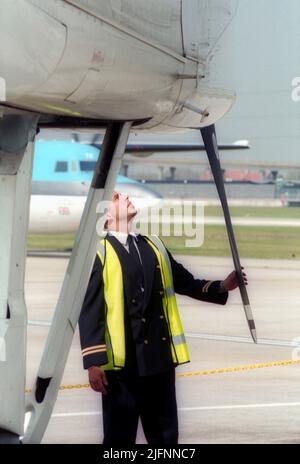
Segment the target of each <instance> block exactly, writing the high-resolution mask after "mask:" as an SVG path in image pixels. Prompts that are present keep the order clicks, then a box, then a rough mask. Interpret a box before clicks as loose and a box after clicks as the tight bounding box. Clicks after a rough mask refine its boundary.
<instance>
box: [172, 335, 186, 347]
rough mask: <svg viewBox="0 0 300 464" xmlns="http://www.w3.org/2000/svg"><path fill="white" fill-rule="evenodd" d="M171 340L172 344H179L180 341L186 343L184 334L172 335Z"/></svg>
mask: <svg viewBox="0 0 300 464" xmlns="http://www.w3.org/2000/svg"><path fill="white" fill-rule="evenodd" d="M172 340H173V343H174V345H181V344H182V343H186V339H185V336H184V334H180V335H175V336H174V337H172Z"/></svg>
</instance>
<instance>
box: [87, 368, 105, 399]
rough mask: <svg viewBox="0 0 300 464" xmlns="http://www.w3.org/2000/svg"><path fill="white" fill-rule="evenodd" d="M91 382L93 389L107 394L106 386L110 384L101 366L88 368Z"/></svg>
mask: <svg viewBox="0 0 300 464" xmlns="http://www.w3.org/2000/svg"><path fill="white" fill-rule="evenodd" d="M88 372H89V382H90V385H91V387H92V389H93V390H94V391H96V392H99V393H103V395H106V394H107V391H106V388H105V386H107V385H108V382H107V379H106V375H105V372H104V370H103V369H101V367H96V366H92V367H89V368H88Z"/></svg>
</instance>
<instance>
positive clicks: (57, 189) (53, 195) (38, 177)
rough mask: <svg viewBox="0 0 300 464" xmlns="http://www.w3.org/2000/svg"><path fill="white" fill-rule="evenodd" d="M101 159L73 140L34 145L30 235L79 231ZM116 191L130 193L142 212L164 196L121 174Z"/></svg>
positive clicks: (88, 146)
mask: <svg viewBox="0 0 300 464" xmlns="http://www.w3.org/2000/svg"><path fill="white" fill-rule="evenodd" d="M98 157H99V149H98V148H97V147H95V146H92V145H85V144H82V143H78V142H70V141H53V142H49V141H43V140H40V141H37V142H36V143H35V152H34V162H33V173H32V191H31V201H30V220H29V232H31V233H36V234H55V233H67V232H76V230H77V229H78V226H79V223H80V219H81V216H82V212H83V209H84V205H85V203H86V199H87V195H88V191H89V188H90V185H91V181H92V178H93V175H94V171H95V167H96V164H97V160H98ZM115 188H116V190H117V191H118V192H120V193H128V195H129V196H130V198H131V199H132V201H133V202H134V205H135V206H136V207H137V209H138V210H140V211H142V210H143V209H147V208H148V207H151V206H154V205H156V204H158V203H159V202H160V199H161V196H160V195H159V194H157V193H155V192H154V191H153V190H151V189H150V188H148V187H146V186H145V185H143V184H141V183H140V182H137V181H136V180H134V179H130V178H129V177H125V176H121V175H118V177H117V181H116V187H115Z"/></svg>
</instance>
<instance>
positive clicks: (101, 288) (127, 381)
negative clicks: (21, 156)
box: [79, 192, 247, 446]
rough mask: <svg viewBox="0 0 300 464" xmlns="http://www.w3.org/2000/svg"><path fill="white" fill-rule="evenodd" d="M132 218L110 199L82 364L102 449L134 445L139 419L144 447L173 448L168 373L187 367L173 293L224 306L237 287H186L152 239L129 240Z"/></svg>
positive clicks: (84, 327)
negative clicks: (97, 398)
mask: <svg viewBox="0 0 300 464" xmlns="http://www.w3.org/2000/svg"><path fill="white" fill-rule="evenodd" d="M136 214H137V211H136V209H135V208H134V206H133V204H132V203H131V202H130V201H129V198H128V196H127V195H120V194H119V193H118V192H114V193H113V198H112V203H111V206H110V208H109V211H108V214H107V221H106V229H107V230H108V233H107V235H106V237H105V239H104V240H102V241H101V243H100V244H99V252H98V254H97V257H96V259H95V263H94V267H93V270H92V274H91V278H90V282H89V285H88V289H87V292H86V296H85V300H84V303H83V307H82V311H81V316H80V319H79V329H80V339H81V346H82V354H83V364H84V368H85V369H88V375H89V381H90V385H91V387H92V388H93V390H95V391H96V392H101V393H102V408H103V428H104V440H103V444H104V445H107V446H108V445H109V446H111V445H123V446H124V445H132V444H134V443H135V440H136V433H137V426H138V419H139V417H140V418H141V422H142V426H143V429H144V433H145V437H146V439H147V441H148V443H149V444H150V445H174V444H176V443H177V442H178V418H177V404H176V392H175V367H176V366H177V365H179V364H183V363H186V362H189V354H188V349H187V345H186V342H185V337H184V333H183V329H182V325H181V321H180V316H179V313H178V308H177V303H176V297H175V292H176V293H180V294H183V295H187V296H190V297H192V298H195V299H197V300H202V301H207V302H212V303H217V304H221V305H224V304H225V303H226V301H227V297H228V292H229V291H231V290H234V289H235V288H237V286H238V282H237V278H236V273H235V272H232V273H231V274H230V275H229V276H228V277H227V278H226V279H225V280H223V281H206V280H198V279H194V277H193V276H192V274H190V272H189V271H187V270H186V269H185V268H184V267H183V266H182V265H181V264H179V263H177V262H176V261H175V259H174V258H173V257H172V255H171V253H169V252H168V250H166V248H165V247H164V245H163V243H162V242H161V241H160V240H159V239H158V238H157V237H146V236H142V235H137V236H136V235H135V234H134V233H133V232H131V224H132V221H133V218H134V217H135V215H136ZM244 279H245V283H247V280H246V276H245V274H244Z"/></svg>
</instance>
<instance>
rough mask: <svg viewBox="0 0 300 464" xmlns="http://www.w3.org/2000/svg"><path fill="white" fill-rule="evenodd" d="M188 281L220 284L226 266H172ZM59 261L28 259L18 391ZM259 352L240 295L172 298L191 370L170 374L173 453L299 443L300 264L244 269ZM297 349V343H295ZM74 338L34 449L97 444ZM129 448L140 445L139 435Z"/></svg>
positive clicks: (42, 332) (97, 421)
mask: <svg viewBox="0 0 300 464" xmlns="http://www.w3.org/2000/svg"><path fill="white" fill-rule="evenodd" d="M176 259H177V260H178V261H179V262H181V263H182V264H184V265H185V267H186V268H187V269H189V270H190V271H191V272H192V273H193V275H194V276H197V277H200V278H205V279H223V278H225V277H226V275H227V274H228V273H229V272H231V270H232V269H233V266H232V262H231V259H230V258H206V257H187V256H177V257H176ZM67 264H68V259H67V258H66V257H60V258H58V257H46V258H45V257H29V258H28V259H27V270H26V283H25V295H26V302H27V306H28V318H29V321H30V325H29V328H28V359H27V382H26V385H27V387H28V388H30V387H32V385H33V383H34V379H35V375H36V372H37V369H38V365H39V361H40V358H41V355H42V349H43V346H44V344H45V341H46V336H47V332H48V329H49V322H50V321H51V318H52V315H53V312H54V308H55V304H56V301H57V297H58V293H59V290H60V287H61V284H62V281H63V276H64V272H65V270H66V267H67ZM242 265H243V266H244V267H245V270H246V272H247V275H248V280H249V285H248V292H249V299H250V302H251V305H252V310H253V313H254V319H255V322H256V327H257V335H258V344H257V345H254V343H253V342H252V340H251V339H250V335H249V331H248V326H247V322H246V319H245V315H244V310H243V307H242V304H241V300H240V295H239V291H238V290H236V291H234V292H232V293H231V294H230V296H229V300H228V303H227V305H226V306H217V305H213V304H209V303H204V302H201V301H196V300H193V299H191V298H188V297H184V296H181V295H178V304H179V308H180V313H181V317H182V320H183V325H184V329H185V333H186V335H187V341H188V345H189V349H190V356H191V362H190V363H189V364H186V365H184V366H181V367H178V368H177V369H176V372H177V380H176V382H177V403H178V410H179V430H180V443H182V444H201V443H220V444H221V443H228V444H229V443H264V444H267V443H286V444H292V443H300V362H297V360H298V359H300V349H298V348H297V347H296V346H293V344H295V343H297V340H296V341H295V339H296V338H297V337H298V338H299V337H300V286H299V280H300V261H278V260H276V261H275V260H268V261H263V260H253V259H248V260H243V263H242ZM298 343H300V339H299V340H298ZM87 382H88V380H87V375H86V372H85V371H84V370H83V368H82V359H81V350H80V344H79V335H78V331H77V332H76V334H75V337H74V340H73V344H72V348H71V351H70V354H69V358H68V362H67V366H66V369H65V372H64V376H63V379H62V382H61V383H62V385H63V386H66V387H68V388H66V389H63V390H61V391H60V392H59V395H58V399H57V402H56V406H55V409H54V411H53V415H52V418H51V420H50V423H49V426H48V429H47V431H46V434H45V436H44V439H43V443H66V444H67V443H73V444H75V443H91V444H92V443H101V441H102V436H103V435H102V415H101V395H100V394H97V393H95V392H93V391H92V390H91V389H90V388H87V386H86V384H87ZM137 443H145V438H144V435H143V431H142V429H141V427H139V431H138V438H137Z"/></svg>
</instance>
